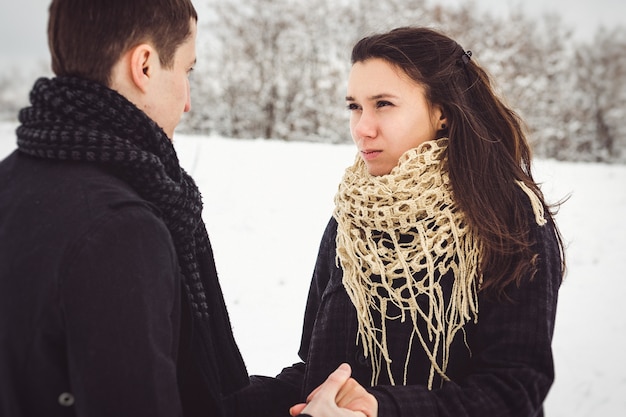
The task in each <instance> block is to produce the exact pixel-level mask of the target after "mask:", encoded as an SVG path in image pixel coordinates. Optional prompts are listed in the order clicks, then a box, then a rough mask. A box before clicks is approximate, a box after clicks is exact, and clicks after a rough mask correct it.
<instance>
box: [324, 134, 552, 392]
mask: <svg viewBox="0 0 626 417" xmlns="http://www.w3.org/2000/svg"><path fill="white" fill-rule="evenodd" d="M447 145H448V139H446V138H444V139H438V140H434V141H428V142H425V143H423V144H422V145H420V146H419V147H417V148H415V149H411V150H409V151H407V152H406V153H405V154H404V155H402V157H401V158H400V160H399V162H398V165H397V166H396V167H395V168H394V169H393V170H392V171H391V173H389V174H388V175H383V176H372V175H370V174H369V173H368V172H367V168H366V166H365V163H364V162H363V161H362V159H361V158H360V157H357V160H356V162H355V163H354V165H353V166H352V167H350V168H348V169H347V170H346V173H345V175H344V177H343V180H342V182H341V184H340V185H339V190H338V192H337V195H336V197H335V212H334V217H335V219H336V220H337V223H338V228H337V260H338V262H339V263H340V265H341V267H342V269H343V284H344V287H345V289H346V291H347V293H348V295H349V297H350V299H351V300H352V303H353V304H354V307H355V308H356V313H357V320H358V335H357V343H358V341H359V339H360V342H361V344H362V345H363V349H364V353H365V356H366V357H369V358H370V362H371V365H372V379H371V384H372V385H375V384H377V382H378V379H379V376H380V373H381V372H382V371H383V368H384V369H385V371H386V373H387V375H388V378H389V381H390V383H391V384H393V385H395V384H396V383H402V384H403V385H406V383H407V369H408V364H409V360H410V354H411V350H412V347H413V344H414V343H419V344H421V346H422V348H423V350H424V352H425V353H426V355H427V356H428V358H429V360H430V363H431V366H430V374H429V378H428V388H429V389H432V388H433V379H434V376H435V374H438V375H439V376H440V377H441V378H442V379H443V380H449V378H448V377H447V376H446V368H447V365H448V360H449V353H450V345H451V343H452V341H453V339H454V337H455V336H456V334H457V333H458V332H459V331H461V333H462V334H464V326H465V324H466V323H468V322H471V321H473V322H474V323H476V322H478V290H479V288H480V285H481V282H482V276H480V274H479V264H480V254H481V244H480V242H479V240H478V239H477V238H476V237H475V235H474V234H473V233H472V232H471V230H470V228H469V225H468V224H467V222H466V221H465V219H464V217H463V213H462V212H461V211H460V210H459V209H458V208H457V205H456V204H455V202H454V199H453V196H452V189H451V185H450V180H449V177H448V174H447V171H446V170H445V169H443V167H444V166H445V160H444V153H445V150H446V147H447ZM517 184H518V185H519V186H520V188H521V189H522V190H523V191H524V192H525V193H526V194H527V195H528V197H529V199H530V202H531V204H532V207H533V211H534V213H535V220H536V222H537V224H539V225H543V224H545V223H546V220H545V218H544V212H543V205H542V204H541V201H540V200H539V198H538V197H537V196H536V195H535V194H534V193H533V192H532V191H531V190H530V189H529V188H528V187H527V186H526V185H525V184H524V183H523V182H521V181H517ZM443 279H453V280H454V281H453V283H452V291H451V294H449V295H445V294H444V291H443V287H444V285H443V283H442V280H443ZM418 300H422V301H424V300H426V302H421V303H418ZM393 320H401V321H402V322H405V321H407V320H410V323H411V324H412V331H411V334H410V335H409V336H408V338H407V346H406V356H405V357H404V358H391V357H390V355H389V351H388V339H387V336H388V335H387V323H388V322H389V321H393ZM418 323H421V326H418ZM468 350H469V347H468ZM393 360H403V361H404V374H403V376H402V381H401V382H400V381H396V378H394V375H392V370H391V363H392V361H393Z"/></svg>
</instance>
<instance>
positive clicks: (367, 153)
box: [361, 150, 382, 161]
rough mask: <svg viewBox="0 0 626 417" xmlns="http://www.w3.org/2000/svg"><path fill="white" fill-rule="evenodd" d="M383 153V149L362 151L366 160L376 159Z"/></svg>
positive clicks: (362, 155)
mask: <svg viewBox="0 0 626 417" xmlns="http://www.w3.org/2000/svg"><path fill="white" fill-rule="evenodd" d="M381 153H382V151H375V150H364V151H361V157H362V158H363V160H364V161H371V160H372V159H375V158H376V157H377V156H378V155H380V154H381Z"/></svg>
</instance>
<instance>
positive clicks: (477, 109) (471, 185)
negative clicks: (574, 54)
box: [251, 28, 564, 417]
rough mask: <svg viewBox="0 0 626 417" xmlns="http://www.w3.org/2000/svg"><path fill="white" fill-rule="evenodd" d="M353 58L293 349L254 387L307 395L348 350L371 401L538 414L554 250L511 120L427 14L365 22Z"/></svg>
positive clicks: (427, 412)
mask: <svg viewBox="0 0 626 417" xmlns="http://www.w3.org/2000/svg"><path fill="white" fill-rule="evenodd" d="M352 64H353V66H352V70H351V73H350V78H349V81H348V91H347V97H346V100H347V103H348V109H349V110H350V112H351V117H350V131H351V134H352V138H353V140H354V142H355V144H356V146H357V148H358V151H359V154H358V156H357V159H356V161H355V163H354V165H353V166H352V167H350V168H348V169H347V171H346V173H345V176H344V178H343V180H342V182H341V184H340V185H339V190H338V193H337V195H336V198H335V203H336V207H335V211H334V214H333V218H332V219H331V221H330V223H329V224H328V227H327V229H326V231H325V233H324V236H323V238H322V243H321V247H320V252H319V255H318V260H317V264H316V267H315V272H314V276H313V281H312V285H311V289H310V293H309V298H308V302H307V309H306V313H305V319H304V330H303V336H302V344H301V348H300V352H299V353H300V357H301V358H302V360H303V363H302V364H296V365H294V366H292V367H290V368H286V369H285V370H283V372H282V373H281V374H280V375H279V376H278V377H277V381H276V380H274V381H270V380H263V381H260V380H257V381H256V382H255V383H253V385H252V387H251V389H255V386H256V387H258V386H259V385H262V386H264V387H265V389H267V390H268V391H267V392H269V393H271V394H272V395H268V396H267V397H268V398H272V397H273V398H277V397H279V396H280V394H278V393H279V392H280V390H281V389H283V390H284V391H283V393H287V392H288V390H287V388H288V387H289V389H291V390H292V392H295V391H300V392H301V393H302V394H304V395H306V394H307V393H309V392H311V391H312V390H313V389H315V388H316V387H317V386H318V385H320V384H321V383H323V382H324V379H325V378H326V376H327V375H328V374H329V373H331V372H332V371H333V370H334V369H335V368H336V367H337V366H338V365H339V364H341V363H343V362H346V363H349V364H350V365H351V367H352V377H353V378H354V380H356V381H357V382H358V383H359V384H360V385H361V386H363V387H365V388H366V390H367V391H368V392H369V394H371V395H372V396H373V397H374V399H375V401H373V402H371V404H373V406H371V407H370V408H367V407H365V408H363V407H361V408H360V410H361V411H364V412H365V414H367V415H368V416H374V415H376V414H378V415H379V416H381V417H382V416H385V417H386V416H455V417H460V416H481V417H484V416H500V417H501V416H540V415H542V414H543V413H542V403H543V401H544V399H545V397H546V395H547V393H548V390H549V388H550V386H551V384H552V381H553V378H554V372H553V360H552V352H551V341H552V334H553V330H554V318H555V312H556V303H557V293H558V288H559V285H560V283H561V280H562V276H563V268H564V259H563V245H562V242H561V238H560V234H559V231H558V229H557V227H556V225H555V224H554V221H553V215H552V213H551V211H550V209H551V208H550V206H548V205H547V204H546V202H545V201H544V198H543V195H542V193H541V191H540V189H539V187H538V186H537V184H536V183H535V181H534V180H533V177H532V175H531V167H530V162H531V161H530V159H531V158H530V149H529V145H528V143H527V140H526V138H525V134H524V131H523V128H522V122H521V120H520V119H519V117H518V116H517V115H516V114H515V113H514V112H513V111H512V110H511V109H509V108H508V107H507V106H505V105H504V104H503V102H502V101H501V100H500V99H499V98H497V97H496V95H495V94H494V92H493V90H492V87H491V85H490V80H489V78H488V76H487V74H486V72H485V71H484V70H483V69H481V68H480V67H479V66H478V65H477V64H476V63H475V62H474V61H473V60H472V59H471V52H469V51H468V52H466V51H465V50H464V49H463V48H462V47H461V46H460V45H459V44H457V43H456V42H455V41H454V40H452V39H450V38H448V37H446V36H444V35H443V34H440V33H438V32H435V31H432V30H429V29H425V28H400V29H396V30H392V31H391V32H389V33H384V34H379V35H374V36H370V37H367V38H364V39H362V40H361V41H359V42H358V43H357V44H356V45H355V47H354V49H353V51H352ZM346 391H349V390H346ZM285 395H287V394H285ZM312 398H313V399H315V395H313V396H312ZM337 398H338V403H339V405H340V406H347V407H348V408H353V409H359V408H358V407H356V406H354V404H352V405H350V404H349V402H350V401H351V400H352V399H354V396H351V395H350V394H349V392H348V393H347V394H346V396H345V398H344V399H340V398H341V395H340V396H338V397H337ZM302 407H303V406H302V405H300V406H298V407H295V408H294V410H292V412H294V413H295V412H296V411H301V409H302ZM306 411H307V410H306V409H305V412H306ZM315 417H321V416H315Z"/></svg>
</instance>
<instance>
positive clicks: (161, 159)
mask: <svg viewBox="0 0 626 417" xmlns="http://www.w3.org/2000/svg"><path fill="white" fill-rule="evenodd" d="M30 100H31V104H32V105H31V107H27V108H25V109H22V111H21V112H20V115H19V119H20V122H21V126H19V127H18V129H17V136H18V149H19V150H20V151H21V152H23V153H25V154H28V155H31V156H34V157H39V158H44V159H50V160H57V161H67V163H72V162H87V163H94V164H97V165H99V166H101V167H103V168H104V169H106V170H108V171H109V172H111V173H112V174H113V175H115V176H117V177H119V178H121V179H122V180H123V181H125V182H126V183H127V184H129V185H130V186H131V187H132V188H133V189H134V190H135V191H136V192H137V193H138V194H139V195H140V196H141V197H142V198H144V199H146V200H147V201H149V202H151V203H152V204H154V205H155V206H156V207H158V208H159V210H160V212H161V216H162V218H163V220H164V222H165V224H166V226H167V228H168V229H169V231H170V233H171V235H172V240H173V242H174V245H175V248H176V252H177V256H178V261H179V265H180V268H181V272H182V275H183V282H184V285H185V288H186V293H187V296H188V298H189V302H190V304H191V307H192V310H193V313H194V322H196V326H194V327H195V328H196V329H198V331H199V333H200V334H201V339H202V342H203V343H204V345H205V346H204V347H203V348H202V349H200V350H201V351H204V352H209V356H213V355H215V358H212V359H211V360H210V361H209V362H210V363H207V366H208V367H209V368H212V369H207V370H206V374H207V375H208V376H209V378H213V379H214V381H213V383H215V384H217V385H216V386H220V385H221V386H222V388H223V389H224V390H225V391H233V390H235V389H237V388H238V387H240V386H241V385H243V384H245V383H246V382H247V372H246V371H245V367H244V365H243V361H242V359H241V357H240V355H239V351H238V349H237V346H236V345H235V342H234V338H233V336H232V332H231V327H230V322H229V319H228V314H227V311H226V306H225V303H224V300H223V296H222V292H221V289H220V285H219V282H218V279H217V272H216V271H215V265H214V261H213V254H212V249H211V244H210V242H209V238H208V235H207V232H206V228H205V225H204V223H203V221H202V217H201V215H202V200H201V196H200V192H199V190H198V187H197V186H196V184H195V183H194V181H193V179H192V178H191V177H190V176H189V175H188V174H187V173H186V172H185V171H184V170H183V169H182V168H181V167H180V165H179V161H178V158H177V156H176V152H175V150H174V147H173V145H172V142H171V140H170V139H169V138H168V137H167V135H166V134H165V132H163V130H162V129H161V128H160V127H158V126H157V125H156V124H155V123H154V122H153V121H152V120H151V119H150V118H149V117H148V116H147V115H146V114H145V113H143V112H142V111H141V110H139V109H138V108H137V107H136V106H135V105H133V104H132V103H131V102H129V101H128V100H127V99H126V98H124V97H123V96H121V95H120V94H118V93H117V92H115V91H113V90H111V89H109V88H107V87H105V86H103V85H100V84H98V83H94V82H91V81H88V80H84V79H79V78H72V77H58V78H53V79H45V78H41V79H39V80H37V82H36V83H35V86H34V87H33V90H32V91H31V95H30ZM211 353H212V354H211ZM216 358H219V361H218V360H216ZM216 371H217V372H216ZM218 375H219V376H218ZM220 380H221V381H220Z"/></svg>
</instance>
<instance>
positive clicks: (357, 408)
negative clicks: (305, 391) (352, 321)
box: [289, 363, 378, 417]
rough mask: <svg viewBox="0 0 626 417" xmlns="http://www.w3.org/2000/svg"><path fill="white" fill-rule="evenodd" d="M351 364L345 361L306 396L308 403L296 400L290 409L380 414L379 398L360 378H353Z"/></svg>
mask: <svg viewBox="0 0 626 417" xmlns="http://www.w3.org/2000/svg"><path fill="white" fill-rule="evenodd" d="M350 373H351V369H350V365H348V364H345V363H344V364H342V365H340V366H339V368H337V369H336V370H335V371H334V372H333V373H332V374H330V375H329V376H328V378H327V379H326V381H325V382H324V383H323V384H322V385H320V386H319V387H317V388H316V389H315V390H313V392H311V394H309V396H308V397H307V403H306V404H296V405H294V406H293V407H291V409H290V410H289V412H290V413H291V415H292V416H296V415H298V414H300V413H306V414H310V415H312V416H313V417H335V416H337V417H342V416H345V417H357V416H358V417H363V416H365V417H377V415H378V402H377V401H376V398H375V397H374V396H373V395H372V394H370V393H369V392H367V391H366V390H365V388H363V387H362V386H361V385H360V384H359V383H358V382H356V381H355V380H354V379H352V378H350Z"/></svg>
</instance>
